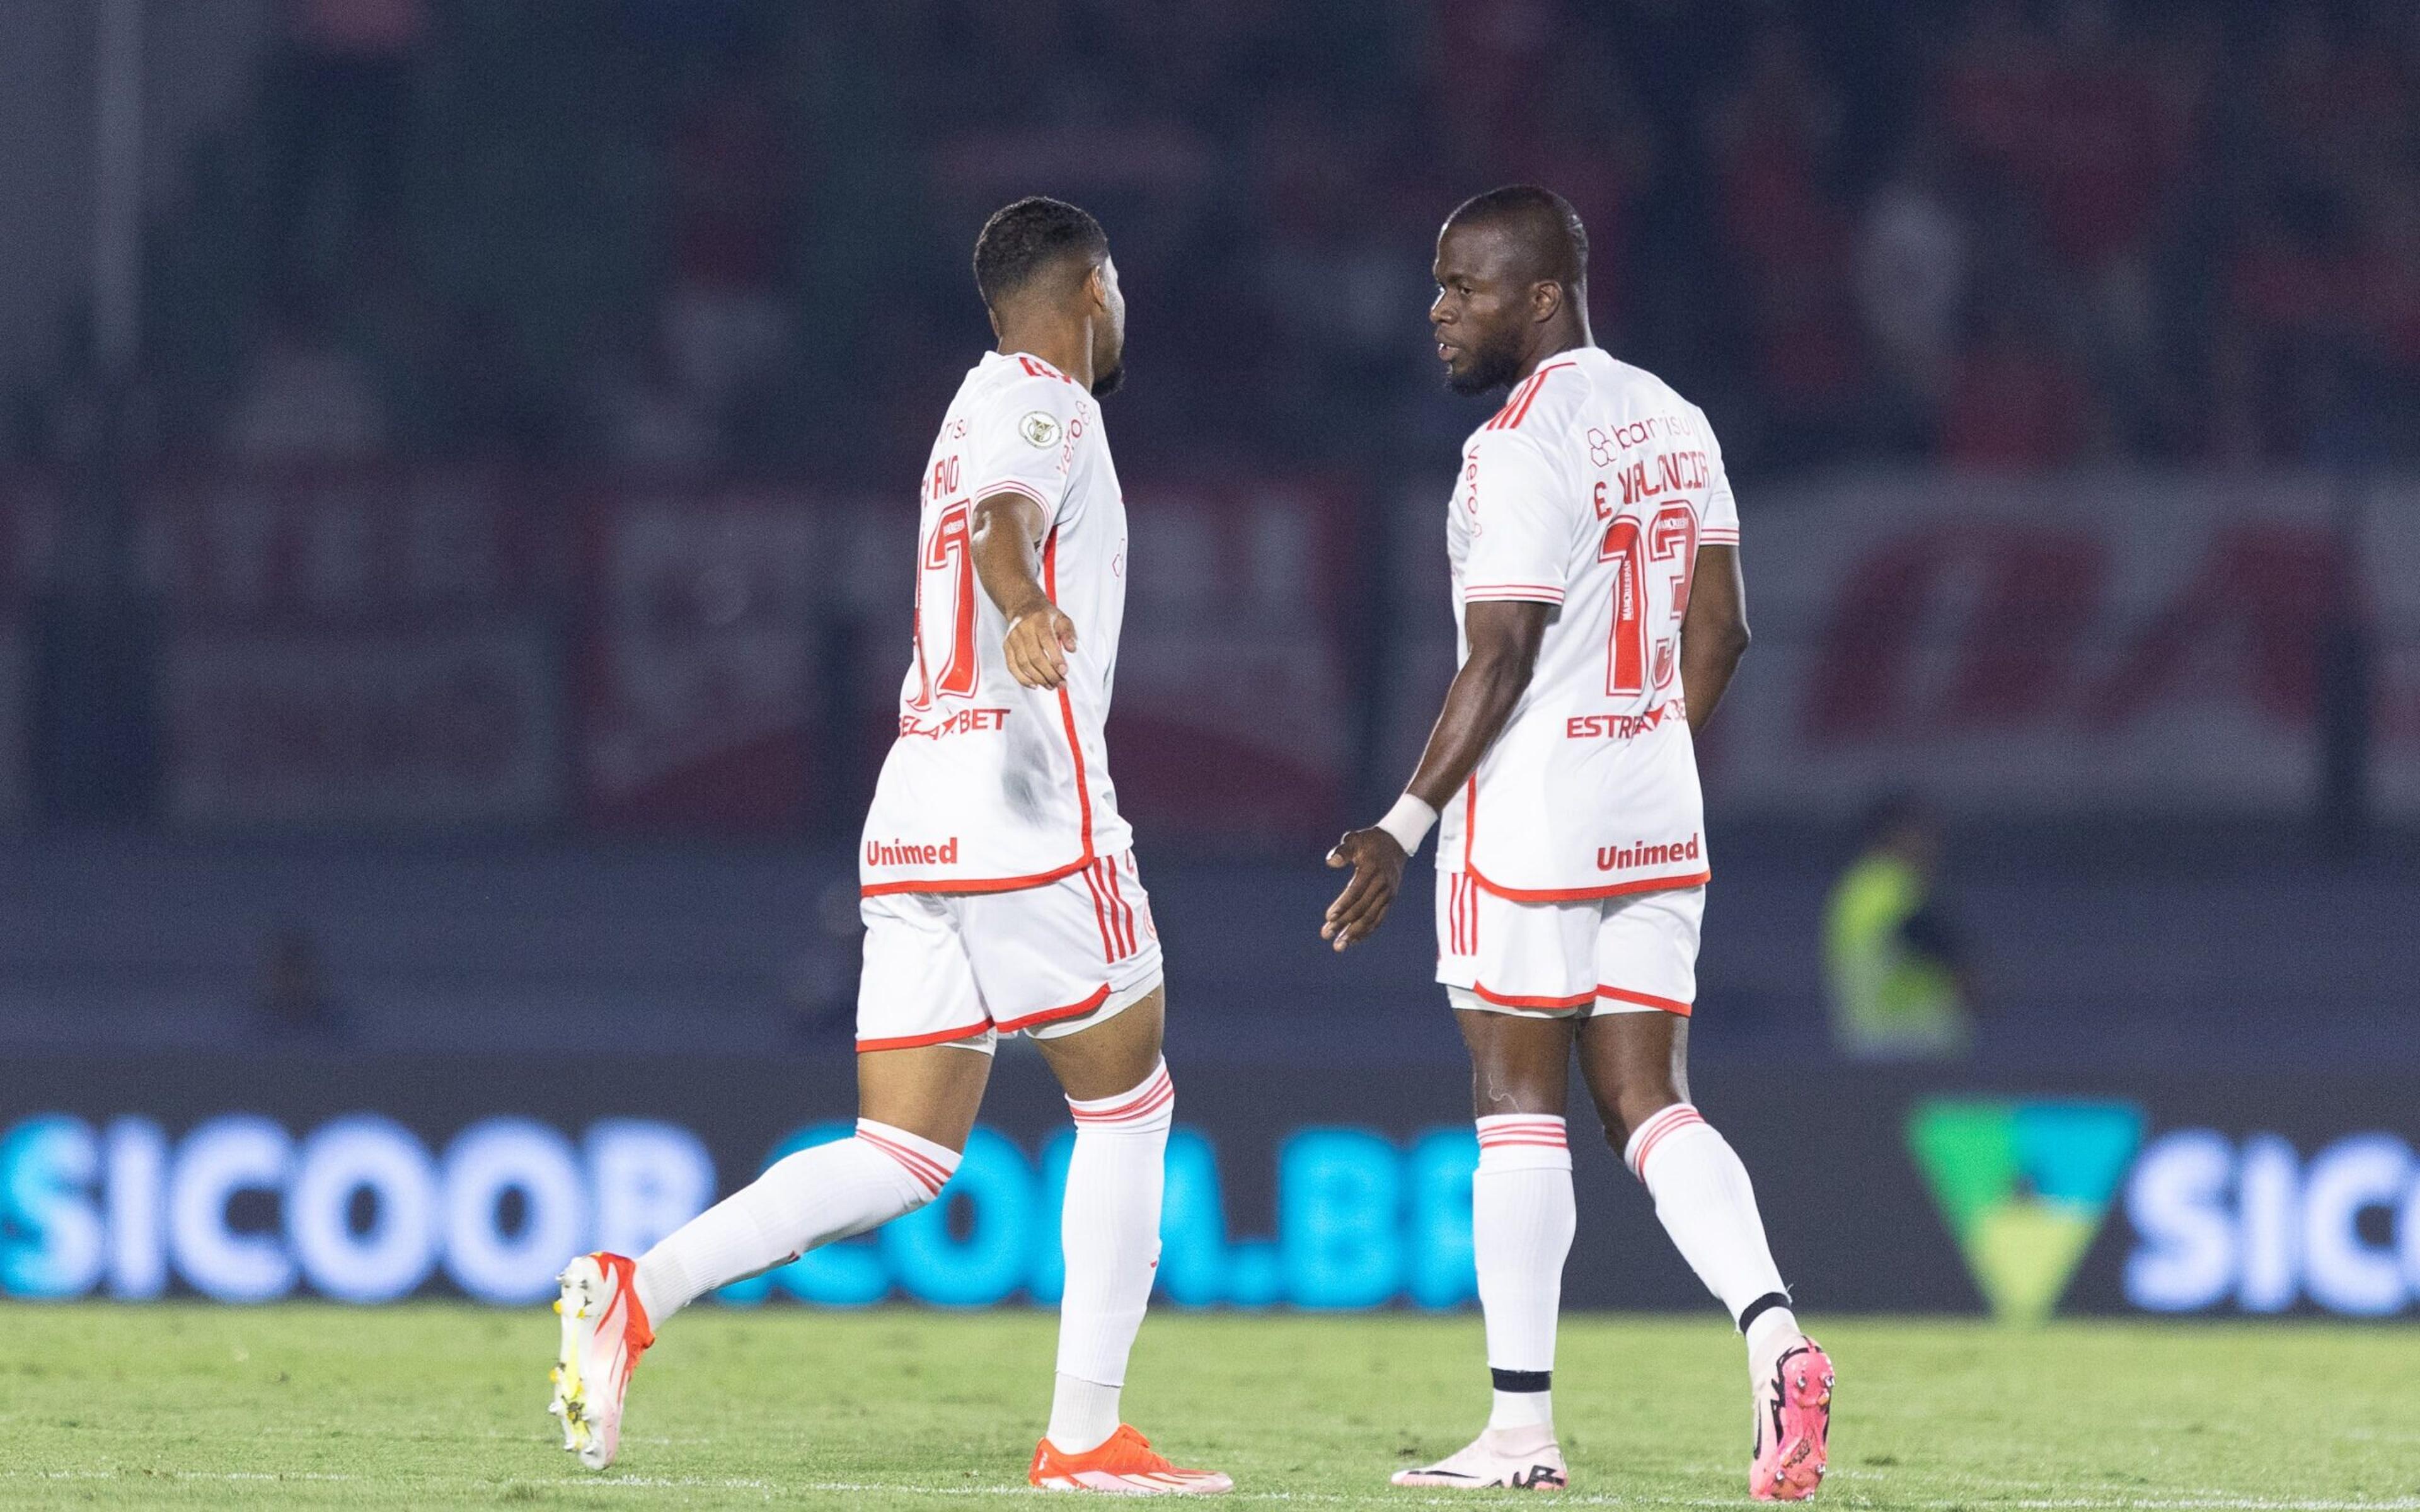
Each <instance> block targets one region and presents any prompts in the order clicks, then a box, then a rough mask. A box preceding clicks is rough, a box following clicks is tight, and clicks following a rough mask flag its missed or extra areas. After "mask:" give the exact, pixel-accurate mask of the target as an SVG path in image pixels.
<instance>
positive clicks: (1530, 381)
mask: <svg viewBox="0 0 2420 1512" xmlns="http://www.w3.org/2000/svg"><path fill="white" fill-rule="evenodd" d="M1544 380H1545V375H1544V373H1532V374H1530V375H1529V376H1528V378H1523V379H1522V380H1521V381H1520V383H1519V384H1518V385H1516V386H1515V387H1514V388H1513V390H1512V393H1508V394H1506V395H1505V396H1504V408H1503V409H1498V410H1497V411H1496V413H1495V414H1494V415H1493V416H1492V417H1490V418H1489V420H1488V422H1487V424H1484V425H1481V427H1479V428H1480V429H1481V430H1503V429H1505V428H1507V427H1506V425H1505V418H1504V417H1505V416H1507V415H1510V414H1511V413H1512V409H1513V407H1514V406H1516V405H1518V404H1519V403H1520V402H1521V401H1522V400H1524V399H1526V398H1528V396H1529V391H1530V390H1532V389H1535V388H1536V387H1537V386H1538V385H1539V384H1540V383H1542V382H1544Z"/></svg>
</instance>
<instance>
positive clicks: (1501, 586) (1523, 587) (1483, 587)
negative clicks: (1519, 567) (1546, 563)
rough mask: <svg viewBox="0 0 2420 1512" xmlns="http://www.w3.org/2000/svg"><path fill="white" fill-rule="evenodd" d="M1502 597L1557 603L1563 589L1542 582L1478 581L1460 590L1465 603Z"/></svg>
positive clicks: (1481, 601)
mask: <svg viewBox="0 0 2420 1512" xmlns="http://www.w3.org/2000/svg"><path fill="white" fill-rule="evenodd" d="M1504 598H1511V599H1519V600H1521V601H1523V602H1525V603H1541V604H1559V603H1561V602H1562V601H1563V591H1562V590H1561V589H1559V588H1550V587H1548V586H1547V585H1546V584H1544V583H1479V584H1476V585H1474V586H1472V587H1469V588H1466V589H1464V590H1463V591H1462V601H1463V602H1464V603H1466V604H1479V603H1486V602H1489V601H1492V600H1495V599H1504Z"/></svg>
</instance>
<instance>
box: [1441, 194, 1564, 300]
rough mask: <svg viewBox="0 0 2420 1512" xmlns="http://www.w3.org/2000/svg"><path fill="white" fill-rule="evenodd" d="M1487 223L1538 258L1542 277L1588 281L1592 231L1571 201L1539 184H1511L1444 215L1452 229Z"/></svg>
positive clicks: (1539, 272) (1534, 257) (1535, 260)
mask: <svg viewBox="0 0 2420 1512" xmlns="http://www.w3.org/2000/svg"><path fill="white" fill-rule="evenodd" d="M1474 222H1483V223H1488V224H1497V225H1502V226H1506V227H1509V228H1510V229H1511V230H1512V232H1513V233H1514V234H1515V235H1516V236H1517V237H1519V238H1520V239H1521V241H1522V243H1523V245H1524V246H1526V247H1527V248H1528V252H1529V255H1530V256H1531V258H1532V259H1533V260H1534V266H1535V268H1536V270H1537V274H1538V276H1539V277H1540V278H1541V279H1545V280H1551V281H1553V282H1554V283H1558V284H1560V285H1563V286H1564V287H1565V288H1578V287H1579V286H1580V285H1583V284H1586V283H1587V282H1588V252H1589V248H1588V227H1587V226H1584V225H1582V224H1580V212H1579V211H1577V210H1575V209H1574V208H1572V202H1571V201H1569V200H1567V199H1565V198H1563V196H1562V195H1560V194H1558V193H1555V192H1554V191H1553V190H1551V189H1542V188H1540V187H1539V186H1537V185H1536V184H1507V185H1505V186H1504V187H1503V188H1501V189H1491V190H1489V191H1488V192H1487V193H1484V194H1473V195H1472V196H1471V197H1470V198H1468V199H1466V200H1464V201H1463V202H1462V203H1461V204H1460V205H1459V206H1457V207H1456V208H1454V212H1453V213H1452V214H1451V215H1450V216H1447V217H1446V224H1448V225H1466V224H1472V223H1474Z"/></svg>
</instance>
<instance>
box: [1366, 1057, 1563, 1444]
mask: <svg viewBox="0 0 2420 1512" xmlns="http://www.w3.org/2000/svg"><path fill="white" fill-rule="evenodd" d="M1454 1020H1455V1022H1456V1023H1457V1024H1459V1025H1460V1026H1461V1027H1462V1038H1463V1042H1464V1043H1465V1044H1466V1045H1467V1046H1469V1049H1470V1102H1471V1112H1472V1114H1473V1115H1474V1116H1475V1117H1476V1118H1477V1119H1478V1121H1479V1170H1478V1173H1477V1174H1476V1175H1475V1176H1473V1177H1472V1179H1471V1186H1470V1215H1471V1242H1472V1248H1473V1251H1474V1254H1475V1257H1476V1259H1477V1261H1478V1265H1479V1303H1480V1307H1481V1311H1482V1312H1483V1313H1484V1315H1485V1318H1486V1326H1487V1365H1488V1371H1489V1373H1490V1375H1491V1376H1492V1377H1493V1380H1494V1388H1495V1396H1494V1406H1493V1408H1492V1410H1491V1411H1490V1412H1489V1413H1488V1417H1487V1429H1486V1431H1485V1432H1483V1433H1481V1435H1480V1436H1479V1437H1478V1439H1477V1440H1475V1441H1474V1442H1472V1443H1470V1444H1469V1445H1467V1446H1466V1447H1465V1448H1463V1449H1461V1450H1459V1451H1457V1452H1456V1453H1454V1454H1452V1455H1450V1456H1448V1457H1447V1458H1444V1459H1440V1460H1438V1461H1437V1462H1436V1463H1435V1464H1433V1465H1424V1466H1421V1467H1420V1468H1419V1469H1417V1470H1404V1471H1398V1472H1397V1473H1395V1476H1394V1482H1395V1484H1396V1485H1398V1486H1424V1487H1464V1488H1471V1489H1478V1488H1482V1487H1490V1486H1504V1487H1513V1488H1517V1489H1524V1490H1559V1489H1562V1488H1564V1487H1565V1486H1568V1485H1569V1484H1570V1474H1569V1472H1568V1471H1567V1470H1566V1468H1565V1466H1564V1464H1563V1455H1562V1450H1561V1448H1560V1447H1559V1445H1558V1444H1557V1443H1556V1441H1555V1413H1554V1397H1553V1394H1552V1390H1551V1388H1552V1385H1553V1380H1554V1369H1555V1323H1556V1318H1557V1315H1558V1313H1559V1311H1560V1309H1561V1305H1562V1288H1563V1261H1564V1259H1565V1258H1566V1257H1568V1256H1569V1255H1570V1253H1571V1247H1572V1230H1573V1227H1574V1225H1575V1221H1576V1211H1575V1205H1574V1203H1573V1199H1572V1155H1571V1148H1570V1146H1569V1144H1568V1143H1567V1142H1566V1141H1565V1139H1564V1135H1563V1103H1564V1095H1565V1090H1566V1088H1568V1087H1569V1085H1570V1082H1571V1065H1572V1045H1573V1039H1574V1036H1573V1030H1574V1021H1573V1020H1571V1019H1568V1018H1546V1017H1542V1016H1537V1015H1531V1014H1519V1013H1496V1012H1488V1011H1480V1010H1473V1009H1461V1010H1459V1011H1456V1012H1455V1014H1454Z"/></svg>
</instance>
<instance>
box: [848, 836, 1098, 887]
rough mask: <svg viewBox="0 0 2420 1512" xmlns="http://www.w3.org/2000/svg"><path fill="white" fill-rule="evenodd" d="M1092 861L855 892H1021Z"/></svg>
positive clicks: (1087, 844)
mask: <svg viewBox="0 0 2420 1512" xmlns="http://www.w3.org/2000/svg"><path fill="white" fill-rule="evenodd" d="M1085 827H1086V828H1087V829H1088V830H1089V829H1090V828H1091V827H1092V826H1091V825H1089V824H1087V825H1086V826H1085ZM1091 848H1092V842H1091V838H1090V837H1089V835H1088V836H1087V837H1086V841H1085V849H1086V850H1087V851H1088V852H1089V851H1090V850H1091ZM1092 864H1093V858H1092V856H1090V855H1084V856H1078V857H1076V859H1074V860H1072V861H1070V862H1068V863H1067V864H1066V865H1065V866H1062V867H1054V868H1052V869H1051V870H1050V871H1047V872H1034V873H1033V874H1032V876H1025V877H980V878H976V879H973V880H970V881H961V880H959V879H958V878H955V877H941V878H939V879H936V880H933V881H918V882H874V883H867V884H865V885H864V886H861V887H859V888H858V889H857V891H858V896H859V897H861V898H880V897H884V896H887V895H889V894H891V893H896V892H1021V891H1023V890H1024V889H1026V888H1027V887H1042V886H1044V885H1046V884H1047V883H1052V882H1057V881H1059V880H1060V879H1062V878H1063V877H1072V876H1074V875H1075V874H1076V873H1077V872H1081V871H1082V870H1084V868H1086V867H1088V866H1090V865H1092Z"/></svg>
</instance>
